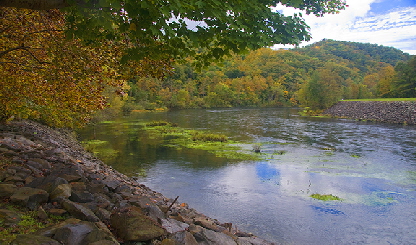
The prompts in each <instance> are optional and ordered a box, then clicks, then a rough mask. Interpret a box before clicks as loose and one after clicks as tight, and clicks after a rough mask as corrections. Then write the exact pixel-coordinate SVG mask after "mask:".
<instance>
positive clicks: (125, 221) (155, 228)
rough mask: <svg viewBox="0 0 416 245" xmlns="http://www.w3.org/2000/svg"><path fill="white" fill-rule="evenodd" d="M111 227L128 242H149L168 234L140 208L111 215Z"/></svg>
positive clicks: (123, 210)
mask: <svg viewBox="0 0 416 245" xmlns="http://www.w3.org/2000/svg"><path fill="white" fill-rule="evenodd" d="M110 222H111V226H112V227H113V228H114V229H115V230H116V232H117V234H118V235H119V236H120V237H121V238H122V239H124V240H126V241H139V242H140V241H148V240H151V239H155V238H158V237H161V236H163V235H164V234H166V231H165V230H164V229H163V228H162V227H160V225H159V224H157V223H156V222H155V221H154V220H152V219H150V218H149V217H147V216H146V215H144V213H143V211H142V210H141V209H140V208H138V207H133V206H132V207H128V208H123V209H118V210H117V211H116V212H114V213H113V214H112V215H111V219H110Z"/></svg>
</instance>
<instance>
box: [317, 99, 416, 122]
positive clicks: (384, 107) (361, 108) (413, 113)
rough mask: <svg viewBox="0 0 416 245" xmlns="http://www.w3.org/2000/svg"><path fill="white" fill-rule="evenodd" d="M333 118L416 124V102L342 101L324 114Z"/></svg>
mask: <svg viewBox="0 0 416 245" xmlns="http://www.w3.org/2000/svg"><path fill="white" fill-rule="evenodd" d="M323 114H325V115H330V116H333V117H346V118H353V119H358V120H371V121H378V122H387V123H404V124H409V125H410V124H412V125H415V124H416V102H414V101H340V102H338V103H337V104H335V105H333V106H332V107H331V108H329V109H327V110H325V111H324V112H323Z"/></svg>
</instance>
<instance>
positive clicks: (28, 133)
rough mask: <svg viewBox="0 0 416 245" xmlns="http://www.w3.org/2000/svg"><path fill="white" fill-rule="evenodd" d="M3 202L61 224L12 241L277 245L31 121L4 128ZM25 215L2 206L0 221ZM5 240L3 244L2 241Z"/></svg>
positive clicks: (0, 156)
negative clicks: (178, 198)
mask: <svg viewBox="0 0 416 245" xmlns="http://www.w3.org/2000/svg"><path fill="white" fill-rule="evenodd" d="M0 161H2V164H1V166H2V168H3V169H2V171H1V172H0V199H2V200H3V203H4V202H10V203H13V204H14V205H19V206H22V207H25V208H27V209H29V210H33V211H35V212H37V216H38V218H39V219H47V218H48V217H49V216H51V215H55V216H63V217H66V218H65V219H64V220H63V221H62V222H59V223H57V224H54V225H52V226H48V227H47V228H43V229H40V230H37V231H35V232H34V233H31V234H25V235H23V234H20V235H17V238H16V239H15V240H14V241H13V242H12V243H11V244H14V245H17V244H19V245H26V244H30V245H33V244H45V245H46V244H48V245H54V244H57V245H58V244H67V245H87V244H89V245H115V244H161V245H170V244H172V245H173V244H175V245H176V244H186V245H194V244H195V245H197V244H221V245H228V244H229V245H231V244H232V245H237V244H241V245H243V244H244V245H246V244H247V245H250V244H266V245H267V244H273V243H270V242H268V241H265V240H263V239H260V238H258V237H256V236H253V235H252V234H249V233H244V232H239V231H237V230H236V229H234V228H233V227H232V225H231V224H230V223H226V224H221V223H220V222H219V221H217V220H215V219H211V218H209V217H207V216H205V215H203V214H201V213H198V212H197V211H196V210H194V209H192V208H189V207H188V205H187V204H186V203H177V202H176V199H175V200H172V199H168V198H166V197H164V196H163V195H161V194H160V193H157V192H154V191H152V190H150V189H149V188H147V187H146V186H144V185H141V184H139V183H138V182H137V181H135V180H134V179H133V178H128V177H126V176H125V175H123V174H120V173H118V172H117V171H115V170H113V169H112V168H111V167H109V166H106V165H105V164H103V163H102V162H101V161H99V160H98V159H96V158H94V157H93V156H92V155H91V154H89V153H87V152H85V151H84V149H83V148H82V147H81V146H80V145H79V144H78V142H77V141H76V140H74V137H71V133H69V132H65V131H63V130H54V129H51V128H48V127H45V126H42V125H40V124H37V123H34V122H28V121H21V122H12V123H11V124H8V125H0ZM20 216H21V214H20V213H19V212H17V211H12V210H9V209H6V208H4V205H1V203H0V223H1V224H3V225H4V226H5V227H9V226H13V225H16V223H17V222H18V221H19V219H20ZM0 243H1V241H0Z"/></svg>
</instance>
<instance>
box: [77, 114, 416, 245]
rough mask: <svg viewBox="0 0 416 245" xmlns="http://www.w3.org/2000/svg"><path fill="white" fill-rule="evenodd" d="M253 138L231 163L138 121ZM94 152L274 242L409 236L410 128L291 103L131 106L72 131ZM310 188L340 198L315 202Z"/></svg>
mask: <svg viewBox="0 0 416 245" xmlns="http://www.w3.org/2000/svg"><path fill="white" fill-rule="evenodd" d="M153 120H166V121H169V122H173V123H177V124H178V126H179V127H184V128H191V129H200V130H209V131H211V132H216V133H223V134H226V135H227V136H229V138H231V139H233V140H239V141H243V142H248V143H247V144H248V145H250V144H253V143H261V151H262V153H263V154H265V158H264V159H263V160H259V161H231V160H227V159H223V158H219V157H216V156H215V155H213V154H211V153H207V152H205V151H202V150H195V149H186V148H185V149H183V148H182V149H177V148H169V147H166V146H162V145H161V142H160V141H158V140H156V139H152V138H149V137H148V135H147V134H146V133H145V132H144V131H143V129H142V126H141V125H142V124H141V123H143V122H149V121H153ZM79 134H80V137H81V140H91V139H98V140H100V141H99V142H101V143H100V147H97V148H96V149H95V150H97V151H101V156H102V158H103V160H104V161H105V162H106V163H107V164H108V165H111V166H113V167H114V168H115V169H117V170H118V171H120V172H123V173H125V174H127V175H129V176H137V177H138V179H139V182H141V183H143V184H145V185H146V186H148V187H150V188H152V189H153V190H155V191H158V192H161V193H162V194H164V195H165V196H167V197H170V198H174V197H176V196H179V201H180V202H186V203H188V204H189V205H190V207H192V208H195V209H196V210H198V211H199V212H202V213H204V214H206V215H208V216H210V217H213V218H217V219H218V220H219V221H221V222H232V223H233V224H234V225H235V226H237V227H238V228H239V229H240V230H243V231H249V232H252V233H254V234H256V235H257V236H260V237H262V238H264V239H268V240H270V241H274V242H276V243H280V244H299V245H302V244H416V127H415V126H405V125H391V124H382V123H370V122H358V121H354V120H348V119H329V118H309V117H301V116H299V115H298V110H297V109H293V108H267V109H211V110H210V109H198V110H181V111H170V112H157V113H137V114H133V115H131V116H129V117H127V118H123V119H119V120H117V121H113V122H103V123H100V124H97V125H94V126H90V127H88V128H86V129H84V130H82V131H80V132H79ZM312 194H321V195H327V194H330V195H333V196H337V197H339V198H340V199H341V200H333V201H323V200H318V199H315V198H312V197H311V195H312Z"/></svg>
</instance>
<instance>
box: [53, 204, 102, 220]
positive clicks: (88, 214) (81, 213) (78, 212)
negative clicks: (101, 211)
mask: <svg viewBox="0 0 416 245" xmlns="http://www.w3.org/2000/svg"><path fill="white" fill-rule="evenodd" d="M61 205H62V206H63V207H64V209H65V210H66V211H68V212H69V213H70V214H71V215H73V216H74V217H75V218H78V219H81V220H86V221H92V222H98V221H99V220H100V219H99V218H98V217H97V216H96V215H95V214H94V212H93V211H91V209H89V208H86V207H84V206H82V205H80V204H77V203H75V202H73V201H70V200H66V199H65V200H63V201H62V202H61Z"/></svg>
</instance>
